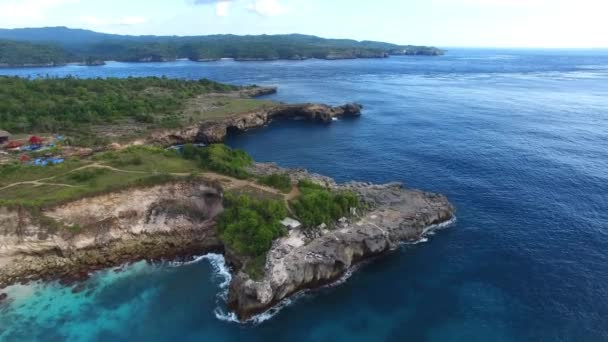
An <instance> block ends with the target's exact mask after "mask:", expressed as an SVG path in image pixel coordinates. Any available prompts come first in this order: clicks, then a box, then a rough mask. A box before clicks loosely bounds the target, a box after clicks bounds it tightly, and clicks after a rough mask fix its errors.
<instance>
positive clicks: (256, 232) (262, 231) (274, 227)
mask: <svg viewBox="0 0 608 342" xmlns="http://www.w3.org/2000/svg"><path fill="white" fill-rule="evenodd" d="M224 205H225V207H226V210H225V211H224V213H222V215H221V216H220V217H219V219H218V221H217V227H218V231H219V233H220V238H221V239H222V241H223V242H224V243H225V244H226V245H227V246H229V247H230V248H231V249H232V250H234V251H235V252H236V253H239V254H241V255H244V256H249V257H252V258H255V257H259V256H262V255H264V254H265V253H266V252H267V251H268V250H270V247H271V246H272V241H274V240H275V239H276V238H278V237H280V236H282V235H283V234H284V233H285V229H284V228H283V226H282V225H281V223H280V221H281V220H282V219H284V218H285V217H286V216H287V208H286V207H285V204H284V203H283V202H282V201H273V200H267V201H261V200H255V199H253V198H251V197H249V196H244V195H240V196H237V195H232V194H230V193H227V194H226V196H225V199H224Z"/></svg>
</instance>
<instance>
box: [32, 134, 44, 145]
mask: <svg viewBox="0 0 608 342" xmlns="http://www.w3.org/2000/svg"><path fill="white" fill-rule="evenodd" d="M42 142H43V140H42V138H40V137H37V136H35V135H34V136H32V137H31V138H30V140H29V143H30V145H36V146H40V145H42Z"/></svg>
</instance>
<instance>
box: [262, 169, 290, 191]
mask: <svg viewBox="0 0 608 342" xmlns="http://www.w3.org/2000/svg"><path fill="white" fill-rule="evenodd" d="M259 182H260V183H262V184H264V185H268V186H270V187H273V188H275V189H278V190H281V191H283V192H285V193H288V192H290V191H291V178H290V177H289V175H286V174H284V173H275V174H272V175H269V176H264V177H260V179H259Z"/></svg>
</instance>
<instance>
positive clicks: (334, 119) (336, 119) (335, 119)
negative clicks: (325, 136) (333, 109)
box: [331, 118, 339, 121]
mask: <svg viewBox="0 0 608 342" xmlns="http://www.w3.org/2000/svg"><path fill="white" fill-rule="evenodd" d="M331 120H332V121H338V120H339V119H338V118H331Z"/></svg>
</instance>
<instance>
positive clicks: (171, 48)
mask: <svg viewBox="0 0 608 342" xmlns="http://www.w3.org/2000/svg"><path fill="white" fill-rule="evenodd" d="M0 38H5V39H13V40H21V41H37V42H54V43H56V44H59V45H60V46H61V47H62V48H63V49H65V51H66V54H68V55H69V58H70V60H71V61H75V62H82V61H85V60H118V61H135V62H137V61H139V62H149V61H164V60H174V59H176V58H189V59H192V60H209V59H211V60H213V59H219V58H235V59H237V60H251V59H264V60H268V59H303V58H322V59H325V58H328V59H332V58H359V57H384V56H385V55H387V54H407V55H437V54H442V53H443V52H442V51H441V50H440V49H437V48H434V47H425V46H401V45H396V44H389V43H383V42H372V41H363V42H359V41H355V40H348V39H324V38H319V37H315V36H307V35H298V34H292V35H273V36H269V35H261V36H235V35H211V36H194V37H167V36H165V37H163V36H120V35H112V34H102V33H97V32H93V31H86V30H72V29H67V28H62V27H51V28H41V29H17V30H0Z"/></svg>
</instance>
